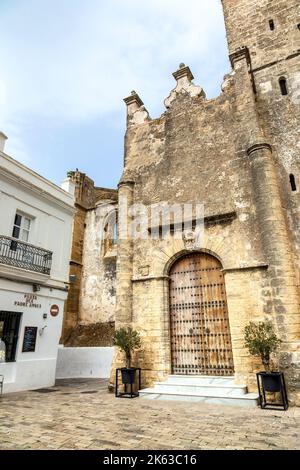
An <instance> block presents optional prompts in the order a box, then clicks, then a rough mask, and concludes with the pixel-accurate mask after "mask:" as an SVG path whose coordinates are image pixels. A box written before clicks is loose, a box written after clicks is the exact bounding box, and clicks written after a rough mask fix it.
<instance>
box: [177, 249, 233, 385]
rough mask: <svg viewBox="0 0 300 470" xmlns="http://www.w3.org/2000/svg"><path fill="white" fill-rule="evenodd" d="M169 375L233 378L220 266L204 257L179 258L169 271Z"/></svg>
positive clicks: (207, 256)
mask: <svg viewBox="0 0 300 470" xmlns="http://www.w3.org/2000/svg"><path fill="white" fill-rule="evenodd" d="M170 278H171V279H170V299H169V300H170V329H171V331H170V333H171V354H172V373H173V374H183V375H212V376H216V375H217V376H228V375H233V374H234V366H233V356H232V345H231V336H230V326H229V319H228V309H227V301H226V290H225V283H224V275H223V272H222V265H221V263H220V262H219V260H218V259H216V258H215V257H213V256H211V255H209V254H206V253H192V254H189V255H187V256H184V257H183V258H180V259H179V260H178V261H177V262H176V263H175V264H174V265H173V266H172V268H171V271H170Z"/></svg>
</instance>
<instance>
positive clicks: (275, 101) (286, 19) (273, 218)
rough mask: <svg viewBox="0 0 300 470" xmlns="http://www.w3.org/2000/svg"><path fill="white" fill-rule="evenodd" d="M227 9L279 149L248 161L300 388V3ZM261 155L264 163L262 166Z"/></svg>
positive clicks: (265, 128)
mask: <svg viewBox="0 0 300 470" xmlns="http://www.w3.org/2000/svg"><path fill="white" fill-rule="evenodd" d="M222 3H223V9H224V17H225V24H226V30H227V38H228V46H229V54H230V58H231V62H232V65H233V67H234V69H236V68H239V67H240V65H238V63H240V64H241V63H242V62H241V61H240V59H239V57H240V56H241V54H243V52H242V51H243V50H244V53H245V55H246V56H247V57H246V58H245V61H246V62H247V67H248V73H249V77H250V79H251V82H252V87H253V99H254V104H255V112H256V115H257V120H258V126H259V128H260V131H261V137H260V138H262V139H263V140H264V141H265V143H267V144H268V145H270V147H271V149H272V150H267V148H266V147H265V148H264V150H263V151H262V150H259V151H258V150H257V149H255V147H254V148H252V149H250V151H249V150H248V153H249V158H250V160H251V166H252V175H253V188H254V190H255V192H256V200H257V202H256V204H257V207H256V210H257V213H258V215H259V214H260V224H261V227H260V230H261V238H262V244H263V247H264V251H265V254H266V257H267V259H268V262H269V273H270V276H271V286H272V295H273V297H274V304H273V308H274V311H275V315H276V319H277V325H278V329H279V331H281V332H283V331H284V332H285V333H284V334H283V336H284V338H283V339H285V340H287V341H288V342H289V347H287V348H286V349H289V348H290V353H289V354H288V353H286V354H282V355H281V359H282V365H283V366H286V367H289V368H290V369H289V373H290V381H291V382H292V383H294V384H296V382H297V383H298V385H297V386H296V388H299V387H300V384H299V361H300V357H299V346H300V335H299V323H300V311H299V297H298V296H299V266H300V251H299V247H300V230H299V228H300V218H299V203H300V196H299V186H300V154H299V123H300V4H299V2H298V1H297V0H278V1H276V2H274V1H272V0H256V1H251V2H250V1H247V0H222ZM253 143H254V144H255V142H254V141H253ZM257 143H259V142H257ZM259 145H260V143H259ZM261 152H263V153H265V155H264V157H263V156H262V155H260V156H259V157H258V158H257V156H258V155H259V154H260V153H261ZM276 206H277V207H276ZM283 349H284V348H283Z"/></svg>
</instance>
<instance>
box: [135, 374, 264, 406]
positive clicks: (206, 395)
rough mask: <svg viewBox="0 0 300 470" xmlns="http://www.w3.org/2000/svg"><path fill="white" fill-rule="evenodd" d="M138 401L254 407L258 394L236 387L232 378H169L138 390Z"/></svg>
mask: <svg viewBox="0 0 300 470" xmlns="http://www.w3.org/2000/svg"><path fill="white" fill-rule="evenodd" d="M140 396H141V397H142V398H148V399H153V400H157V399H158V400H180V401H190V402H202V403H212V404H219V405H222V404H224V405H225V404H227V405H236V406H247V407H255V406H257V404H258V395H257V394H255V393H248V391H247V387H246V386H245V385H236V384H235V383H234V377H212V376H202V375H201V376H200V375H199V376H195V375H191V376H186V375H169V377H168V378H167V380H166V381H165V382H156V383H155V384H154V387H152V388H146V389H144V390H140Z"/></svg>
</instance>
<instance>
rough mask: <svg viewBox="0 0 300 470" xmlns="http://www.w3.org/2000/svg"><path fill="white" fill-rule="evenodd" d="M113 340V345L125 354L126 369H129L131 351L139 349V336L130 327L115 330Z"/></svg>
mask: <svg viewBox="0 0 300 470" xmlns="http://www.w3.org/2000/svg"><path fill="white" fill-rule="evenodd" d="M113 340H114V345H115V346H117V347H118V348H120V349H121V350H122V351H123V352H124V353H125V357H126V367H128V368H130V367H131V358H132V353H133V351H134V350H135V349H139V348H140V347H141V338H140V334H139V333H138V332H137V331H135V330H133V329H132V328H131V327H128V328H120V329H119V330H116V332H115V334H114V337H113Z"/></svg>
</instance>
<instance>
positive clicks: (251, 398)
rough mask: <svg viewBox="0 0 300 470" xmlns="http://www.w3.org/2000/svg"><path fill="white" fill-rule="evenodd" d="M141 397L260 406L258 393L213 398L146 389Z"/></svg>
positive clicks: (204, 395) (250, 406)
mask: <svg viewBox="0 0 300 470" xmlns="http://www.w3.org/2000/svg"><path fill="white" fill-rule="evenodd" d="M140 397H142V398H146V399H151V400H173V401H186V402H191V403H209V404H214V405H231V406H243V407H248V408H255V407H256V406H257V404H258V396H257V394H256V393H247V394H245V395H242V396H240V397H229V396H211V395H206V394H202V395H194V394H192V393H187V392H185V393H179V392H173V393H172V392H167V393H157V391H156V390H155V389H154V388H148V389H147V388H146V389H144V390H141V391H140Z"/></svg>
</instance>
